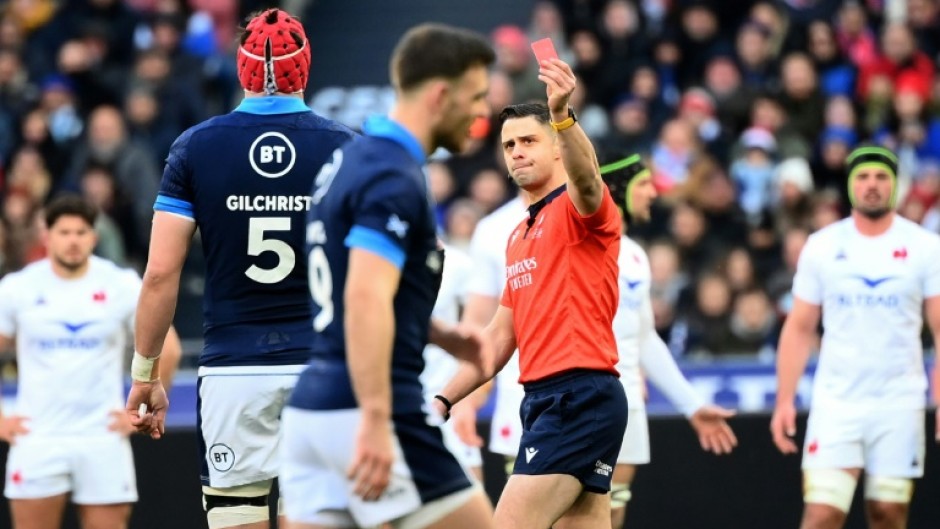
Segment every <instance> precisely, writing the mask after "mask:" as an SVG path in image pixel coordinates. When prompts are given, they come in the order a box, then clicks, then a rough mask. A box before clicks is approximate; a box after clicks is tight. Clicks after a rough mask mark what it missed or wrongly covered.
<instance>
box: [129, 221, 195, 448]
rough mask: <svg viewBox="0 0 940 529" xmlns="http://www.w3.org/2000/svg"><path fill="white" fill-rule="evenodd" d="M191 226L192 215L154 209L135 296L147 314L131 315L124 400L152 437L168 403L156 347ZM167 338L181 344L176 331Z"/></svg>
mask: <svg viewBox="0 0 940 529" xmlns="http://www.w3.org/2000/svg"><path fill="white" fill-rule="evenodd" d="M195 230H196V224H195V222H193V221H192V219H187V218H185V217H181V216H178V215H174V214H171V213H166V212H162V211H158V212H156V213H155V214H154V217H153V229H152V232H151V242H150V255H149V258H148V261H147V270H146V271H145V272H144V277H143V286H142V287H141V291H140V299H138V301H137V314H138V315H146V317H143V318H142V317H138V318H136V322H135V326H134V350H135V353H134V363H133V364H132V368H131V371H132V373H131V375H132V379H133V382H132V385H131V390H130V392H129V393H128V396H127V405H126V409H127V411H128V413H129V414H131V415H132V418H131V422H132V423H133V424H134V426H135V427H136V428H137V430H138V431H139V432H142V433H149V434H150V436H151V437H153V438H159V437H160V436H162V434H163V421H164V419H165V416H166V409H167V406H169V401H168V400H167V397H166V390H165V389H164V387H163V384H162V383H161V382H160V373H161V371H162V369H161V361H160V353H162V352H163V351H164V350H165V349H166V345H167V344H166V341H167V337H168V333H169V331H170V326H171V324H172V321H173V314H174V313H175V312H176V300H177V296H178V295H179V283H180V273H181V272H182V270H183V263H184V261H185V260H186V254H187V253H188V251H189V244H190V241H192V237H193V233H195ZM170 340H171V342H170V349H171V350H172V349H174V348H179V347H180V346H179V337H178V336H176V334H175V332H174V333H173V335H172V336H171V337H170ZM171 355H172V353H171ZM178 362H179V356H178V355H177V356H176V359H175V360H174V359H173V358H169V359H168V363H170V364H174V363H175V364H178ZM173 370H174V371H175V368H173ZM141 405H146V406H147V408H146V411H145V413H144V415H143V416H140V415H139V410H140V409H141Z"/></svg>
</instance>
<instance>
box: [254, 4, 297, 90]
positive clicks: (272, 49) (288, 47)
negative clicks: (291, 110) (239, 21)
mask: <svg viewBox="0 0 940 529" xmlns="http://www.w3.org/2000/svg"><path fill="white" fill-rule="evenodd" d="M309 74H310V43H309V42H308V41H307V35H306V34H305V33H304V28H303V26H302V25H301V24H300V21H299V20H297V19H296V18H294V17H292V16H290V15H289V14H288V13H287V12H286V11H281V10H280V9H277V8H274V9H268V10H266V11H263V12H262V13H261V14H259V15H257V16H255V17H254V18H252V19H251V21H249V22H248V25H247V26H245V32H244V34H243V35H242V38H241V46H239V47H238V80H239V81H240V82H241V85H242V87H243V88H244V89H245V90H247V91H249V92H255V93H264V94H267V95H272V94H274V93H275V92H280V93H283V94H293V93H296V92H302V91H303V89H304V88H305V87H306V86H307V78H308V77H309Z"/></svg>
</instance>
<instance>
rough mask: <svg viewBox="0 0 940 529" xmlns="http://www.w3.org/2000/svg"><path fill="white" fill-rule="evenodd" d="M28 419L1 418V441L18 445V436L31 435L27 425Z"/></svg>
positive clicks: (16, 417) (5, 416) (17, 417)
mask: <svg viewBox="0 0 940 529" xmlns="http://www.w3.org/2000/svg"><path fill="white" fill-rule="evenodd" d="M27 420H28V419H27V418H26V417H20V416H19V415H4V416H3V417H0V441H4V442H7V443H10V444H11V445H12V444H16V436H18V435H23V434H27V433H29V428H27V427H26V425H25V424H23V423H25V422H26V421H27Z"/></svg>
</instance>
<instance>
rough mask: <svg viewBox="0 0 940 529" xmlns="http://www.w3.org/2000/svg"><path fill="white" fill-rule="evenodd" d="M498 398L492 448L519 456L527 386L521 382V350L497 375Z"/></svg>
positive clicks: (492, 424)
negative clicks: (523, 400)
mask: <svg viewBox="0 0 940 529" xmlns="http://www.w3.org/2000/svg"><path fill="white" fill-rule="evenodd" d="M495 384H496V402H495V406H494V408H493V420H492V422H491V423H490V443H489V450H490V452H493V453H494V454H502V455H504V456H508V457H516V455H517V454H518V453H519V442H520V440H521V439H522V419H521V417H520V415H519V410H520V408H521V407H522V399H523V398H524V397H525V390H524V389H523V388H522V384H520V383H519V353H518V352H516V353H513V355H512V357H511V358H510V359H509V362H507V363H506V367H504V368H503V370H502V371H500V372H499V373H498V374H497V375H496V382H495Z"/></svg>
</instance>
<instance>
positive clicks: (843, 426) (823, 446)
mask: <svg viewBox="0 0 940 529" xmlns="http://www.w3.org/2000/svg"><path fill="white" fill-rule="evenodd" d="M924 421H925V416H924V410H923V409H897V410H891V409H883V410H870V409H864V410H863V409H855V410H847V409H838V410H835V409H829V408H822V409H813V408H811V409H810V413H809V420H808V423H807V427H806V439H805V440H804V442H803V462H802V466H803V468H804V469H810V468H830V469H839V468H861V469H864V470H865V473H866V474H868V475H871V476H880V477H891V478H919V477H921V476H923V475H924V430H925V425H924Z"/></svg>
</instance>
